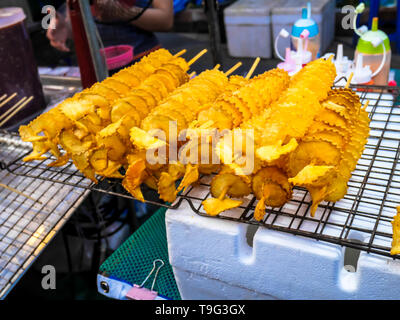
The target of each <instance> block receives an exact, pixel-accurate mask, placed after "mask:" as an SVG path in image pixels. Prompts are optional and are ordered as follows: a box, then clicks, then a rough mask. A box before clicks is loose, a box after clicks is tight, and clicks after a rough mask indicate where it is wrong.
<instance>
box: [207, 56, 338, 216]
mask: <svg viewBox="0 0 400 320" xmlns="http://www.w3.org/2000/svg"><path fill="white" fill-rule="evenodd" d="M281 72H282V71H281ZM335 76H336V72H335V67H334V65H333V63H332V62H330V61H326V60H323V59H319V60H316V61H313V62H311V63H309V64H308V65H307V66H305V67H304V68H303V69H302V71H301V72H299V73H298V74H296V75H295V76H293V77H292V78H291V79H290V82H288V83H287V85H286V87H284V88H283V90H281V91H280V92H278V94H277V96H276V99H275V101H274V100H272V103H270V104H268V105H266V104H264V105H263V106H262V108H259V109H261V110H262V111H261V112H259V113H255V114H254V115H253V116H252V117H250V118H248V119H247V120H245V121H243V123H242V124H241V125H240V128H241V129H242V130H252V132H253V133H254V137H253V139H252V141H253V144H254V148H251V149H250V151H249V152H251V153H250V154H245V155H244V156H245V157H246V158H247V159H249V160H250V159H254V160H253V161H254V169H253V172H252V173H251V174H252V177H251V179H254V178H256V181H257V183H256V184H255V186H254V188H253V192H254V193H255V195H256V197H257V198H258V199H259V203H258V204H257V207H256V214H255V218H256V219H257V220H261V219H262V218H263V216H264V214H263V212H264V207H265V204H267V205H270V206H281V205H283V204H284V203H285V202H286V201H288V200H289V199H290V197H291V188H288V185H289V182H288V180H287V179H288V174H287V172H286V166H285V163H286V161H287V158H288V157H289V155H290V154H291V153H292V152H294V151H295V150H296V149H297V147H298V141H299V140H300V139H302V137H303V136H304V135H305V134H306V132H307V130H308V129H309V127H310V126H311V125H312V123H313V121H314V117H315V116H316V115H317V114H318V113H319V112H320V111H321V109H322V107H321V104H320V101H321V100H322V99H324V98H325V97H326V96H327V95H328V92H329V90H330V87H331V86H332V84H333V81H334V79H335ZM317 79H318V80H317ZM218 150H219V155H220V157H221V161H222V162H224V163H225V162H226V161H225V159H224V158H225V156H224V153H227V154H228V155H229V154H231V155H232V156H233V158H234V155H233V150H231V151H230V150H229V149H228V150H227V148H226V146H223V145H219V146H218ZM222 151H223V152H222ZM227 158H228V159H229V158H232V157H227ZM225 165H227V166H229V167H231V168H232V169H234V171H235V174H238V173H240V169H241V168H240V166H239V167H238V166H237V165H235V164H226V163H225ZM263 178H264V179H265V181H264V182H265V183H264V184H262V183H260V181H262V179H263ZM206 201H207V200H206ZM225 207H226V206H225Z"/></svg>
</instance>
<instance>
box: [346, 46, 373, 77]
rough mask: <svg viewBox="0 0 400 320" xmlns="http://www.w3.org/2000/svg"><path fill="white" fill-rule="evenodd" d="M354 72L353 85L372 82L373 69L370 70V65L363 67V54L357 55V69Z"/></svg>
mask: <svg viewBox="0 0 400 320" xmlns="http://www.w3.org/2000/svg"><path fill="white" fill-rule="evenodd" d="M350 71H351V70H350ZM352 71H353V79H352V80H351V83H353V84H363V83H367V82H370V81H371V78H372V71H371V69H370V67H369V66H368V65H367V66H365V67H364V66H363V55H362V53H359V54H358V55H357V62H356V67H355V69H354V70H352ZM349 73H350V72H349Z"/></svg>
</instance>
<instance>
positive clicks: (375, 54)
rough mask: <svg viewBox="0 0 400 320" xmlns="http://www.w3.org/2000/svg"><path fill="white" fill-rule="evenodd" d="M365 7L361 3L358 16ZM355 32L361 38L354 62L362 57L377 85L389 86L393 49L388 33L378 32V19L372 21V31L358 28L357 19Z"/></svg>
mask: <svg viewBox="0 0 400 320" xmlns="http://www.w3.org/2000/svg"><path fill="white" fill-rule="evenodd" d="M364 8H365V5H364V3H361V4H360V5H358V6H357V8H356V11H355V12H356V14H360V13H362V12H363V11H364ZM353 21H354V31H355V33H356V34H357V35H359V36H360V38H359V39H358V43H357V47H356V50H355V52H354V61H358V60H359V59H358V56H359V55H362V63H363V65H365V66H369V68H370V70H371V72H372V74H371V77H372V80H373V83H374V84H375V85H383V86H385V85H387V84H388V78H389V71H390V60H391V49H390V41H389V37H388V36H387V34H386V33H384V32H383V31H381V30H378V18H377V17H375V18H373V19H372V26H371V30H368V28H367V27H366V26H362V27H360V28H358V29H357V28H356V25H355V23H356V17H355V18H354V20H353Z"/></svg>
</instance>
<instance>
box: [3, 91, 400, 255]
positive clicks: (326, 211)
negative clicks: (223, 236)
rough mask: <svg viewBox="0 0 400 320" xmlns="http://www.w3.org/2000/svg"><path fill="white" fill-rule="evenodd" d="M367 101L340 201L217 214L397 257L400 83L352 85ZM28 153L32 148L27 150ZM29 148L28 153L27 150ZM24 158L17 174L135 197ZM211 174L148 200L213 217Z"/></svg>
mask: <svg viewBox="0 0 400 320" xmlns="http://www.w3.org/2000/svg"><path fill="white" fill-rule="evenodd" d="M352 88H353V89H354V90H356V92H357V93H358V94H359V96H360V99H361V102H362V103H364V102H365V100H367V99H368V100H369V101H370V103H369V106H368V108H367V111H368V112H369V114H370V119H371V123H370V128H371V131H370V137H369V139H368V142H367V145H366V147H365V151H364V153H363V155H362V157H361V159H360V160H359V162H358V165H357V168H356V170H355V171H354V172H353V175H352V178H351V179H350V181H349V189H348V193H347V195H346V196H345V197H344V199H342V200H341V201H338V202H336V203H330V202H329V203H326V202H323V203H321V204H320V205H319V207H318V210H317V212H316V214H315V216H314V217H311V216H310V214H309V209H310V207H311V197H310V195H309V194H308V192H307V191H306V190H305V189H302V188H295V190H294V194H293V197H292V200H291V201H289V202H288V203H287V204H285V205H284V206H283V207H281V208H279V209H277V208H267V209H266V215H265V218H264V220H263V221H261V222H258V221H256V220H254V219H253V213H254V209H255V206H256V204H257V200H256V199H255V198H254V197H252V196H251V197H248V198H246V199H245V201H244V203H243V205H242V206H240V207H239V208H236V209H233V210H230V211H228V212H225V213H221V214H220V215H218V216H217V217H215V218H219V219H228V220H234V221H238V222H242V223H249V224H257V225H260V226H264V227H267V228H271V229H275V230H279V231H283V232H289V233H292V234H296V235H302V236H306V237H310V238H314V239H317V240H321V241H327V242H331V243H336V244H339V245H343V246H347V247H351V248H355V249H359V250H363V251H367V252H369V253H376V254H379V255H383V256H390V257H393V258H400V256H391V255H390V248H391V241H392V227H391V223H390V222H391V221H392V220H393V216H394V215H395V212H396V206H397V205H399V204H400V164H399V156H400V140H399V139H400V107H399V101H398V98H399V88H397V87H382V86H352ZM27 153H28V152H27ZM27 153H26V154H27ZM26 154H24V155H22V156H20V157H18V158H17V159H16V160H14V161H12V162H11V163H9V164H8V165H7V169H8V170H9V171H10V172H12V173H14V174H16V175H23V176H27V177H31V178H39V179H43V180H47V181H52V182H58V183H63V184H66V185H70V186H73V187H79V188H86V189H92V190H97V191H101V192H106V193H111V194H114V195H118V196H122V197H127V198H132V197H131V196H130V195H129V194H128V193H126V192H125V191H123V188H121V186H120V181H119V180H114V179H111V180H109V179H106V182H107V184H106V185H108V187H106V188H104V187H101V188H100V187H99V186H97V185H94V184H93V183H90V182H89V181H88V180H87V179H85V178H84V177H83V176H82V175H81V174H80V173H79V172H78V171H77V170H76V169H75V167H74V166H73V164H72V163H69V164H68V165H67V166H65V167H63V168H51V167H47V166H46V164H47V163H49V162H50V161H52V160H51V159H50V160H45V161H41V162H40V161H39V162H34V163H24V162H22V158H23V157H24V156H25V155H26ZM211 178H212V177H211V176H205V177H202V178H201V180H200V183H199V184H198V185H196V186H194V187H190V188H189V189H188V190H187V191H186V192H185V193H184V194H181V195H179V197H178V199H177V200H176V201H175V202H174V203H172V204H169V203H164V202H162V201H159V200H147V202H149V203H152V204H158V205H160V206H164V207H167V208H178V207H179V206H180V205H181V203H182V201H183V200H184V199H185V200H186V201H187V202H188V203H189V206H190V208H191V209H192V210H193V211H194V212H196V213H197V214H199V215H203V216H207V215H206V214H205V211H204V210H203V208H202V205H201V202H202V201H203V200H205V199H206V198H208V197H209V196H210V193H209V183H210V181H211Z"/></svg>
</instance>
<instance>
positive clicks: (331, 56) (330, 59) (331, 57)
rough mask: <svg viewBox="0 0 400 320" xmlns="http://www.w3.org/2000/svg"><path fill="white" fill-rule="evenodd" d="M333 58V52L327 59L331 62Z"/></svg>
mask: <svg viewBox="0 0 400 320" xmlns="http://www.w3.org/2000/svg"><path fill="white" fill-rule="evenodd" d="M332 59H333V54H331V55H330V56H329V57H328V59H326V61H329V62H331V61H332Z"/></svg>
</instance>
